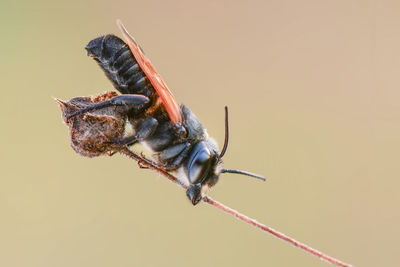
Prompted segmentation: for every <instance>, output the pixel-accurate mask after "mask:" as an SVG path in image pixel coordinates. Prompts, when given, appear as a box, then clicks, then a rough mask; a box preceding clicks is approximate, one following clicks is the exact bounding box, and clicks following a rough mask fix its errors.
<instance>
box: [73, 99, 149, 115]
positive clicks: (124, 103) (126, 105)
mask: <svg viewBox="0 0 400 267" xmlns="http://www.w3.org/2000/svg"><path fill="white" fill-rule="evenodd" d="M149 102H150V99H149V98H148V97H146V96H143V95H119V96H116V97H113V98H111V99H110V100H106V101H103V102H99V103H95V104H93V105H91V106H89V107H86V108H82V109H80V110H78V111H76V112H74V113H72V114H70V115H69V116H68V119H71V118H73V117H75V116H77V115H79V114H82V113H86V112H89V111H93V110H99V109H102V108H107V107H111V106H116V107H122V110H121V112H125V113H127V112H131V111H132V112H134V113H138V112H140V111H142V110H143V109H144V108H145V107H146V106H147V104H149Z"/></svg>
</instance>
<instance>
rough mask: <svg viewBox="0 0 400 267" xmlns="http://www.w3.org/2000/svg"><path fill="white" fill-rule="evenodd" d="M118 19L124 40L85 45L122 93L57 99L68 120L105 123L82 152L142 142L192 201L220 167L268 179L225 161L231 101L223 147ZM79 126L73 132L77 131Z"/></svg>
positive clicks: (215, 177)
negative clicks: (174, 92) (179, 100)
mask: <svg viewBox="0 0 400 267" xmlns="http://www.w3.org/2000/svg"><path fill="white" fill-rule="evenodd" d="M117 25H118V27H119V28H120V30H121V32H122V35H123V38H124V40H125V42H124V41H123V40H122V39H120V38H119V37H117V36H115V35H112V34H108V35H104V36H100V37H98V38H95V39H93V40H91V41H90V42H89V43H88V45H87V46H86V47H85V48H86V50H87V53H88V56H90V57H92V58H93V59H94V60H95V61H96V62H97V63H98V65H99V66H100V67H101V69H103V71H104V73H105V74H106V76H107V77H108V78H109V80H110V81H111V82H112V84H113V86H114V87H115V89H116V90H118V91H119V92H120V93H121V94H120V95H118V94H116V93H108V94H105V95H103V96H101V97H100V98H99V97H98V98H96V99H90V98H84V97H81V98H75V99H72V100H71V101H69V102H68V104H67V103H65V102H62V101H60V100H59V103H62V104H63V106H64V108H66V107H68V108H69V111H68V112H67V113H66V115H65V118H64V120H65V121H67V122H70V123H71V121H72V122H73V120H74V119H76V118H77V117H79V116H83V115H84V114H86V115H85V120H86V121H92V122H93V123H97V125H101V127H103V128H101V129H100V130H99V127H97V128H96V129H95V130H96V132H97V133H100V135H96V134H92V135H90V136H92V137H93V138H94V139H93V140H91V141H90V142H87V143H88V145H86V146H84V148H83V150H82V149H80V151H78V152H80V153H81V154H83V155H86V156H96V155H97V154H101V153H102V152H105V150H115V151H117V150H118V148H120V147H127V146H132V145H134V144H136V143H140V144H142V145H143V146H144V147H146V148H148V150H149V151H150V152H151V153H152V154H153V159H154V164H156V165H157V166H159V167H160V168H162V169H164V170H167V171H170V172H174V173H176V174H177V176H178V179H179V180H180V182H181V183H182V184H184V185H186V186H187V187H188V189H187V191H186V195H187V197H188V198H189V200H190V201H191V203H192V204H193V205H196V204H197V203H199V202H200V201H201V199H202V198H203V197H204V196H206V195H207V194H208V192H209V190H210V189H211V187H213V186H214V185H215V184H216V183H217V182H218V179H219V176H220V175H221V174H222V173H237V174H243V175H247V176H252V177H255V178H259V179H263V180H265V179H264V177H262V176H260V175H257V174H253V173H250V172H246V171H241V170H231V169H225V168H224V167H223V162H222V158H223V156H224V155H225V152H226V150H227V146H228V139H229V128H228V109H227V107H225V142H224V145H223V148H222V150H221V151H220V150H219V149H218V145H217V143H216V142H215V140H214V139H212V138H210V137H209V136H208V133H207V131H206V129H205V128H204V127H203V125H202V124H201V123H200V121H199V119H198V118H197V117H196V116H195V115H194V114H193V112H192V111H191V110H190V109H189V108H188V107H186V106H185V105H178V103H177V101H176V100H175V97H174V96H173V95H172V93H171V91H170V90H169V89H168V87H167V85H166V84H165V82H164V81H163V79H162V78H161V77H160V75H159V73H158V72H157V71H156V69H155V68H154V66H153V65H152V64H151V62H150V60H149V59H148V58H147V57H146V55H145V53H144V52H143V50H142V49H141V48H140V47H139V45H138V44H137V43H136V41H135V39H134V38H133V37H132V36H131V35H130V34H129V33H128V31H127V30H126V29H125V27H124V26H123V24H122V22H121V21H120V20H118V21H117ZM74 123H75V126H74V127H75V128H76V127H77V126H76V125H81V124H82V123H79V122H78V121H75V122H74ZM89 125H90V124H89ZM104 125H106V126H107V125H112V127H104ZM127 125H129V126H130V127H131V128H132V129H133V131H132V133H131V134H130V135H126V134H122V133H123V132H124V131H123V130H122V129H123V128H124V127H127ZM89 128H90V127H89ZM81 129H82V127H81ZM81 129H80V130H79V131H85V136H87V135H88V134H87V133H88V132H90V131H93V129H94V128H92V129H87V127H86V128H85V129H84V130H81ZM76 132H77V131H75V132H74V135H77V134H76ZM72 135H73V133H72V132H71V136H72ZM99 136H107V137H109V138H108V139H109V140H108V141H107V142H106V143H104V142H103V141H104V140H103V141H101V142H99V141H96V140H97V139H96V138H98V137H99ZM85 140H87V139H85ZM79 142H81V143H82V140H76V139H75V141H73V142H72V145H73V147H74V148H76V147H78V145H79V146H80V147H82V144H78V143H79ZM96 142H97V143H96ZM94 143H95V144H94ZM102 144H107V145H102ZM75 150H77V149H75ZM94 151H96V153H97V152H99V151H100V153H97V154H96V153H95V152H94Z"/></svg>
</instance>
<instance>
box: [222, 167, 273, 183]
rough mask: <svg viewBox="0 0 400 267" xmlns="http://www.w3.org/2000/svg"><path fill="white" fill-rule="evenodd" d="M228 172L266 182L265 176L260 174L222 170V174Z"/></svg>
mask: <svg viewBox="0 0 400 267" xmlns="http://www.w3.org/2000/svg"><path fill="white" fill-rule="evenodd" d="M226 172H227V173H236V174H243V175H247V176H250V177H254V178H257V179H260V180H263V181H264V182H265V180H266V179H265V177H264V176H262V175H259V174H255V173H252V172H247V171H241V170H229V169H222V171H221V173H226Z"/></svg>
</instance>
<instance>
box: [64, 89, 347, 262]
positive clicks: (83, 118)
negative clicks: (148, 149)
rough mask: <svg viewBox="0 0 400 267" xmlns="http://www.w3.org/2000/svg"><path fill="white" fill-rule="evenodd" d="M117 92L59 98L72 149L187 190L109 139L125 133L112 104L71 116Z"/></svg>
mask: <svg viewBox="0 0 400 267" xmlns="http://www.w3.org/2000/svg"><path fill="white" fill-rule="evenodd" d="M114 95H115V93H112V92H108V93H105V94H103V95H100V96H97V97H76V98H73V99H71V100H70V101H68V102H64V101H62V100H59V99H56V101H57V102H58V103H59V105H60V107H61V109H62V113H63V119H64V121H65V123H66V124H67V125H68V127H69V130H70V136H71V146H72V148H73V149H74V150H75V151H76V152H77V153H79V154H81V155H83V156H86V157H96V156H100V155H104V154H107V153H108V152H110V151H113V152H112V153H115V152H119V153H122V154H124V155H126V156H128V157H129V158H131V159H133V160H135V161H137V162H138V164H139V166H141V167H147V168H149V169H152V170H155V171H157V172H158V173H159V174H161V175H163V176H164V177H166V178H167V179H168V180H170V181H171V182H174V183H176V184H178V185H180V186H181V187H183V188H185V189H187V187H186V185H184V184H182V183H180V182H179V180H178V179H177V178H175V177H174V176H173V175H171V174H170V173H169V172H167V171H165V170H163V169H162V168H160V167H158V166H157V165H156V164H154V163H153V162H152V161H150V160H148V159H146V158H145V157H144V156H140V155H137V154H136V153H134V152H132V151H131V150H130V149H129V148H128V147H126V146H122V147H121V146H118V145H115V144H114V143H113V142H110V140H114V139H116V138H120V137H122V136H123V135H124V128H125V122H126V118H125V116H123V115H121V114H122V113H119V112H118V110H117V109H115V108H113V107H108V108H103V109H100V110H94V111H92V112H88V113H85V114H82V115H79V116H76V117H74V118H73V119H68V115H70V114H72V113H74V112H75V111H77V110H79V109H82V108H85V107H88V106H91V105H93V104H94V103H98V102H101V101H104V100H107V99H110V98H112V97H113V96H114ZM203 202H205V203H207V204H209V205H212V206H214V207H216V208H218V209H220V210H223V211H224V212H226V213H229V214H231V215H233V216H234V217H236V218H238V219H239V220H242V221H244V222H246V223H248V224H250V225H253V226H254V227H257V228H259V229H261V230H262V231H264V232H268V233H270V234H272V235H274V236H275V237H277V238H279V239H281V240H283V241H286V242H288V243H289V244H291V245H293V246H296V247H298V248H300V249H302V250H304V251H306V252H308V253H310V254H312V255H314V256H317V257H318V258H320V259H322V260H325V261H327V262H329V263H332V264H335V265H337V266H344V267H347V266H351V265H350V264H347V263H344V262H342V261H340V260H337V259H335V258H332V257H330V256H328V255H326V254H324V253H322V252H320V251H318V250H315V249H313V248H311V247H309V246H307V245H305V244H303V243H300V242H299V241H297V240H295V239H293V238H291V237H288V236H286V235H284V234H282V233H280V232H278V231H276V230H274V229H272V228H270V227H268V226H266V225H264V224H262V223H259V222H257V221H256V220H254V219H252V218H249V217H247V216H246V215H244V214H242V213H240V212H238V211H236V210H233V209H231V208H229V207H228V206H226V205H224V204H222V203H220V202H218V201H216V200H214V199H212V198H211V197H209V196H206V197H204V198H203Z"/></svg>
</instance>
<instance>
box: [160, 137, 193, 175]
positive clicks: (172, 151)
mask: <svg viewBox="0 0 400 267" xmlns="http://www.w3.org/2000/svg"><path fill="white" fill-rule="evenodd" d="M189 151H190V143H189V142H186V143H181V144H178V145H175V146H173V147H170V148H167V149H165V150H164V151H163V152H161V153H160V155H159V157H160V160H163V161H167V160H168V159H173V160H172V161H171V162H169V163H167V164H165V165H163V168H164V169H166V170H174V169H177V168H178V167H179V166H180V165H181V163H182V161H183V160H184V159H185V158H186V156H187V154H188V153H189ZM174 158H175V159H174Z"/></svg>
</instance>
